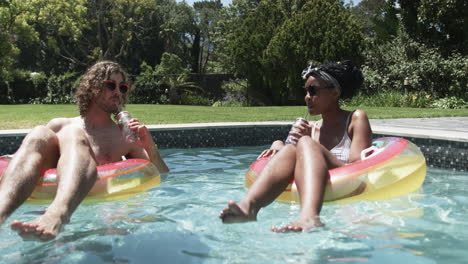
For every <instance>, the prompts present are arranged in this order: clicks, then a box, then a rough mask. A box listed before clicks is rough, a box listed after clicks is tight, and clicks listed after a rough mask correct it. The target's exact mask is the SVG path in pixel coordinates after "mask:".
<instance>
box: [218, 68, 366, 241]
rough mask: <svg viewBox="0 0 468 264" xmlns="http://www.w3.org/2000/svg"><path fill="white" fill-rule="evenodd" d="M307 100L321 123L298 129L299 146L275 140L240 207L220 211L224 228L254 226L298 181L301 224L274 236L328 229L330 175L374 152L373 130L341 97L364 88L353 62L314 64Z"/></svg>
mask: <svg viewBox="0 0 468 264" xmlns="http://www.w3.org/2000/svg"><path fill="white" fill-rule="evenodd" d="M302 77H303V79H305V84H304V89H305V90H306V96H305V98H304V100H305V102H306V105H307V109H308V112H309V114H311V115H321V116H322V119H321V120H319V121H317V122H314V123H313V124H312V125H310V124H298V125H295V129H294V130H295V131H296V132H292V134H293V136H295V138H294V139H293V140H294V141H295V142H296V143H297V144H284V143H283V142H282V141H275V142H273V144H272V145H271V147H270V149H267V150H265V151H264V152H263V153H262V154H260V156H259V157H264V156H270V161H269V162H268V164H267V165H266V167H265V168H264V169H263V171H262V173H261V175H260V176H259V177H258V178H257V179H256V181H255V182H254V183H253V185H252V186H251V187H250V189H249V190H248V192H247V194H246V196H245V197H244V198H243V199H242V200H241V201H240V202H238V203H236V202H234V201H229V202H228V207H226V208H224V209H223V210H222V211H221V214H220V216H219V217H220V218H221V219H222V221H223V223H239V222H247V221H255V220H256V219H257V214H258V212H259V210H260V209H261V208H262V207H265V206H267V205H268V204H270V203H271V202H273V201H274V200H275V199H276V198H277V197H278V196H279V195H280V194H281V193H282V192H283V191H284V189H285V188H286V187H287V186H288V184H289V183H291V182H292V180H294V181H295V184H296V186H297V190H298V194H299V197H300V200H301V212H300V215H299V218H298V220H297V221H296V222H293V223H290V224H288V225H286V226H282V227H272V228H271V230H272V231H275V232H284V231H305V230H309V229H311V228H314V227H317V226H321V225H323V224H322V222H321V221H320V210H321V207H322V203H323V197H324V192H325V186H326V183H327V181H328V177H329V174H328V170H330V169H334V168H337V167H341V166H344V165H346V164H348V163H352V162H355V161H358V160H360V159H361V151H363V150H364V149H366V148H368V147H370V145H371V142H372V131H371V128H370V124H369V120H368V118H367V115H366V113H365V112H364V111H362V110H355V111H351V112H350V111H346V110H343V109H341V107H340V105H339V99H340V98H346V97H351V96H352V95H353V94H354V92H355V91H356V90H357V89H358V88H359V87H360V86H361V85H362V82H363V77H362V73H361V71H360V70H359V69H357V68H356V67H355V66H354V65H352V64H351V62H349V61H346V62H343V63H327V64H324V65H321V66H319V67H315V66H313V65H309V66H308V67H307V68H306V69H305V70H304V71H303V72H302Z"/></svg>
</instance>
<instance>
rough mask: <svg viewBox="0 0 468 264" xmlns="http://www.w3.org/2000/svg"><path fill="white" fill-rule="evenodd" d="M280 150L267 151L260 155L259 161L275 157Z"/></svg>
mask: <svg viewBox="0 0 468 264" xmlns="http://www.w3.org/2000/svg"><path fill="white" fill-rule="evenodd" d="M278 151H279V149H265V150H264V151H263V152H262V153H261V154H260V155H258V157H257V159H260V158H263V157H273V156H274V155H275V154H276V153H278Z"/></svg>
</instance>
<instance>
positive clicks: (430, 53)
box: [363, 31, 468, 98]
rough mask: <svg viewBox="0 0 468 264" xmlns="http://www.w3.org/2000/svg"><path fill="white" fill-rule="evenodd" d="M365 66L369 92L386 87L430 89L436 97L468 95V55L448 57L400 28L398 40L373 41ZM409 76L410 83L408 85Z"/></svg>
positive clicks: (366, 84)
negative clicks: (419, 41)
mask: <svg viewBox="0 0 468 264" xmlns="http://www.w3.org/2000/svg"><path fill="white" fill-rule="evenodd" d="M365 55H366V61H365V64H364V67H363V73H364V77H365V89H366V92H367V93H377V92H382V91H397V92H401V93H403V92H405V90H408V89H409V91H417V92H426V93H429V94H431V95H432V96H434V97H445V96H458V97H461V98H463V97H465V96H466V94H467V85H468V76H467V75H466V73H467V72H468V57H466V56H461V55H459V54H453V55H452V56H450V57H448V58H444V57H443V56H442V55H441V53H440V52H439V51H438V50H437V49H434V48H428V47H426V46H425V45H424V44H420V43H418V42H416V41H414V40H412V39H410V38H409V36H408V35H407V34H406V33H405V32H403V31H402V32H400V34H399V35H398V37H397V38H395V40H393V41H391V42H388V43H385V44H382V45H371V47H369V48H368V49H367V51H366V53H365ZM405 79H407V80H408V82H409V84H408V87H405V86H404V80H405Z"/></svg>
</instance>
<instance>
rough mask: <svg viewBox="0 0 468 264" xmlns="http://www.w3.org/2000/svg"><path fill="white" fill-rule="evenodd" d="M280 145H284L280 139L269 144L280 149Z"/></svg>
mask: <svg viewBox="0 0 468 264" xmlns="http://www.w3.org/2000/svg"><path fill="white" fill-rule="evenodd" d="M282 147H284V142H283V141H281V140H276V141H274V142H273V143H272V144H271V148H272V149H280V148H282Z"/></svg>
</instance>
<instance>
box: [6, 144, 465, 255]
mask: <svg viewBox="0 0 468 264" xmlns="http://www.w3.org/2000/svg"><path fill="white" fill-rule="evenodd" d="M265 147H266V146H265ZM263 149H264V147H236V148H215V149H169V150H164V151H163V152H162V154H163V156H164V157H165V160H166V162H167V163H168V164H169V166H170V168H171V169H172V171H171V173H170V174H169V176H168V177H167V178H166V179H165V180H164V181H163V183H162V184H161V185H159V186H158V187H156V188H153V189H151V190H149V191H147V192H145V193H141V194H139V195H137V196H135V197H132V198H129V199H127V200H123V201H114V202H108V203H100V204H92V205H82V206H80V207H79V208H78V209H77V211H76V212H75V214H74V215H73V217H72V221H71V223H70V224H69V225H67V226H66V227H65V229H64V231H63V232H62V233H61V234H60V235H59V237H58V238H57V239H55V240H53V241H50V242H45V243H40V242H32V241H27V242H23V241H22V239H21V238H20V237H19V236H18V235H16V233H14V232H13V231H11V230H10V229H9V227H8V223H9V222H11V221H12V220H13V219H19V220H23V221H26V220H30V219H32V218H34V217H36V216H37V215H39V214H40V213H41V211H43V210H44V208H45V207H43V206H37V205H23V206H22V207H20V209H18V210H17V211H16V212H15V213H14V214H13V215H12V216H11V217H10V218H9V219H8V220H7V222H6V223H5V224H4V225H3V226H2V229H1V230H0V263H69V264H71V263H412V264H416V263H466V262H465V261H466V259H467V258H468V250H467V249H468V221H467V219H468V192H467V191H465V186H468V173H466V172H453V171H449V170H440V169H432V168H430V169H429V171H428V175H427V177H426V180H425V182H424V185H423V187H422V188H421V189H420V190H419V191H418V192H417V193H413V194H410V195H406V196H403V197H399V198H396V199H392V200H385V201H377V202H365V201H363V202H359V203H353V204H348V205H326V206H324V208H323V210H322V221H323V222H324V223H325V224H326V225H325V227H323V228H319V229H318V230H316V231H313V232H305V233H299V234H295V233H280V234H277V233H273V232H270V231H269V228H270V226H272V225H281V224H287V223H288V222H290V221H293V220H295V219H296V217H297V215H298V212H299V206H298V205H297V204H287V203H276V202H275V203H273V204H271V205H270V206H268V207H267V208H264V209H263V210H262V211H261V212H260V214H259V215H258V221H257V222H250V223H243V224H232V225H223V224H222V223H221V221H220V220H219V219H218V214H219V212H220V210H221V209H222V208H223V207H224V206H225V205H226V203H227V201H228V200H229V199H232V200H239V199H241V198H242V197H243V195H244V193H245V189H244V187H243V181H244V173H245V171H246V169H247V168H248V166H249V165H250V163H251V162H252V161H253V160H254V159H255V158H256V157H257V155H258V154H259V153H260V152H261V150H263Z"/></svg>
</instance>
